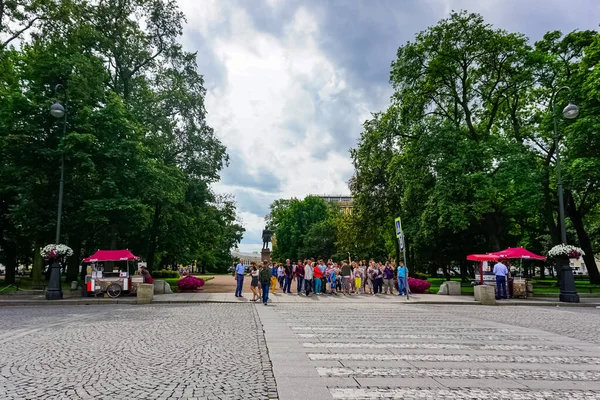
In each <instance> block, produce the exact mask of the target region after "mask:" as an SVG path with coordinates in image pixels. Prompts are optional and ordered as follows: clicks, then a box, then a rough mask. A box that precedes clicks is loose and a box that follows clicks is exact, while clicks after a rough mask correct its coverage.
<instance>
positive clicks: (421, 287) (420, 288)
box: [408, 278, 431, 293]
mask: <svg viewBox="0 0 600 400" xmlns="http://www.w3.org/2000/svg"><path fill="white" fill-rule="evenodd" d="M408 287H409V288H410V291H411V293H425V292H426V291H427V290H429V288H430V287H431V283H429V282H427V281H424V280H423V279H416V278H408Z"/></svg>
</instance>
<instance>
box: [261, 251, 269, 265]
mask: <svg viewBox="0 0 600 400" xmlns="http://www.w3.org/2000/svg"><path fill="white" fill-rule="evenodd" d="M260 261H262V262H264V263H269V262H271V250H269V249H262V250H261V251H260Z"/></svg>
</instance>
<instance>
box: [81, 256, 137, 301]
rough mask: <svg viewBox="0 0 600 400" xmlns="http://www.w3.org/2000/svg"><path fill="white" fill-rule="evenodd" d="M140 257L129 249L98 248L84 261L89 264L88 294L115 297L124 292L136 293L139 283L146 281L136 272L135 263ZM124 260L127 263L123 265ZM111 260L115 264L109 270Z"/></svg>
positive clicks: (86, 278) (86, 286)
mask: <svg viewBox="0 0 600 400" xmlns="http://www.w3.org/2000/svg"><path fill="white" fill-rule="evenodd" d="M139 259H140V258H139V257H136V256H135V255H133V253H131V252H130V251H129V250H98V251H97V252H96V253H94V254H93V255H91V256H89V257H88V258H86V259H84V260H83V262H84V263H87V264H88V266H87V274H86V277H85V289H86V293H87V295H88V296H91V295H95V296H97V295H99V294H101V295H103V294H106V295H107V296H108V297H113V298H114V297H119V296H121V294H122V293H129V294H135V293H136V291H137V285H139V284H140V283H144V278H143V277H142V276H141V275H136V274H135V271H137V266H135V265H134V263H135V262H136V261H138V260H139ZM123 261H125V263H126V264H125V265H122V264H123ZM110 262H114V266H113V267H112V268H110V270H108V267H107V264H108V263H110Z"/></svg>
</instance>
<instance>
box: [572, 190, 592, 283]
mask: <svg viewBox="0 0 600 400" xmlns="http://www.w3.org/2000/svg"><path fill="white" fill-rule="evenodd" d="M566 200H567V214H568V216H569V219H570V220H571V222H572V223H573V227H574V228H575V232H577V239H578V240H579V245H580V246H581V249H582V250H583V251H584V252H585V255H584V256H583V261H584V262H585V267H586V268H587V271H588V276H589V279H590V283H592V284H596V285H597V284H600V273H598V266H597V265H596V260H595V259H594V251H593V250H592V243H591V241H590V237H589V236H588V234H587V232H586V230H585V226H584V224H583V218H582V216H581V213H580V212H579V210H578V209H577V206H576V205H575V201H574V199H573V196H572V195H571V193H570V192H568V191H567V199H566Z"/></svg>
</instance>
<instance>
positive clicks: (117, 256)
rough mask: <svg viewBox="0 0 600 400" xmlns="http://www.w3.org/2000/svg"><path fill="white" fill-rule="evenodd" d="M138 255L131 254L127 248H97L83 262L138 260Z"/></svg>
mask: <svg viewBox="0 0 600 400" xmlns="http://www.w3.org/2000/svg"><path fill="white" fill-rule="evenodd" d="M139 259H140V258H139V257H136V256H134V255H133V253H132V252H130V251H129V250H98V251H97V252H95V253H94V254H92V255H91V256H89V257H88V258H85V259H84V260H83V261H84V262H86V263H87V262H99V261H133V260H139Z"/></svg>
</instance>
